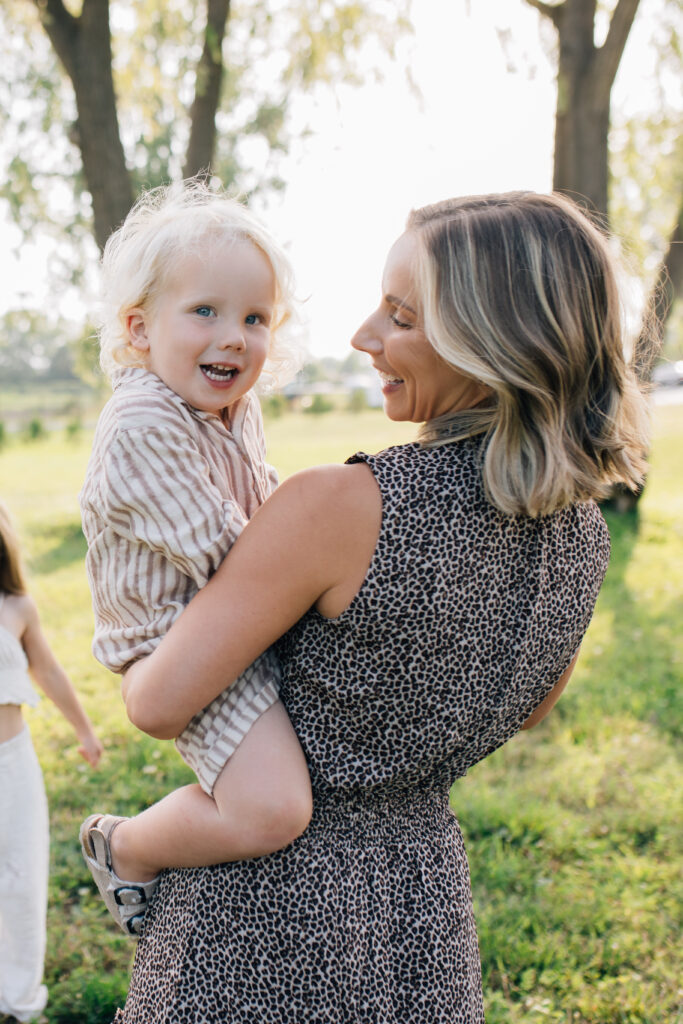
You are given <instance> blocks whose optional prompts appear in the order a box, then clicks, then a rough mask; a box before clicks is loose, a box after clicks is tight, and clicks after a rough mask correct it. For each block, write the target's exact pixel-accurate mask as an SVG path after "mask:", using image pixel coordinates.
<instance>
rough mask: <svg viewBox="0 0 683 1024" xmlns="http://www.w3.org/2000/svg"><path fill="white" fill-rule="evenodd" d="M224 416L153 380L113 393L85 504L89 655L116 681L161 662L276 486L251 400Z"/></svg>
mask: <svg viewBox="0 0 683 1024" xmlns="http://www.w3.org/2000/svg"><path fill="white" fill-rule="evenodd" d="M229 416H230V422H229V425H228V424H227V423H226V422H225V421H224V420H223V419H222V418H221V417H219V416H217V415H214V414H213V413H206V412H201V411H200V410H198V409H195V408H193V407H192V406H189V405H188V404H187V403H186V402H184V401H183V400H182V399H181V398H180V397H179V396H178V395H177V394H176V393H175V392H174V391H172V390H171V389H170V388H168V387H166V385H165V384H164V383H163V382H162V381H161V380H160V379H159V378H158V377H157V376H156V375H154V374H152V373H149V372H147V371H146V370H142V369H138V368H134V369H125V370H122V371H121V373H120V374H118V376H117V378H116V380H115V382H114V394H113V396H112V398H111V399H110V400H109V401H108V402H107V404H106V406H105V407H104V409H103V410H102V414H101V416H100V419H99V422H98V424H97V430H96V432H95V439H94V443H93V450H92V454H91V456H90V461H89V463H88V469H87V473H86V479H85V483H84V485H83V489H82V491H81V494H80V503H81V513H82V519H83V532H84V533H85V537H86V540H87V542H88V554H87V556H86V568H87V573H88V579H89V583H90V589H91V593H92V600H93V609H94V613H95V633H94V640H93V653H94V654H95V657H96V658H97V659H98V661H100V662H102V664H103V665H105V666H106V667H107V668H109V669H111V671H113V672H122V671H123V670H124V669H125V668H126V667H127V666H128V665H130V664H131V663H132V662H133V661H135V660H136V659H138V658H141V657H143V656H144V655H147V654H150V653H151V652H152V651H153V650H154V648H155V647H156V645H157V644H158V642H159V640H160V639H161V638H162V637H163V636H164V635H165V633H166V632H167V631H168V629H169V628H170V627H171V624H172V623H173V622H174V620H175V619H176V618H177V617H178V615H179V614H180V613H181V611H182V610H183V608H184V607H185V605H186V604H187V603H188V602H189V601H190V599H191V598H192V597H193V596H194V594H195V593H196V592H197V590H199V588H200V587H203V586H204V584H205V583H206V582H207V581H208V579H209V578H210V577H211V575H212V574H213V573H214V572H215V570H216V569H217V567H218V566H219V564H220V563H221V561H222V559H223V558H224V557H225V555H226V554H227V552H228V550H229V549H230V547H231V545H232V544H233V543H234V541H235V540H236V539H237V537H238V536H239V534H240V532H241V531H242V529H243V527H244V525H245V523H246V522H247V520H248V519H249V518H250V517H251V516H252V515H253V513H254V512H255V511H256V509H257V508H258V506H259V505H260V504H261V503H262V502H263V501H265V499H266V498H267V497H268V495H269V494H270V493H271V492H272V490H273V489H274V488H275V486H276V485H277V476H276V474H275V471H274V470H273V469H272V467H270V466H268V464H267V463H266V461H265V442H264V437H263V424H262V420H261V410H260V407H259V403H258V400H257V398H256V396H255V395H254V394H253V393H251V392H250V393H248V394H247V395H245V396H244V398H242V399H239V400H238V401H237V402H236V403H234V404H233V405H231V406H230V409H229Z"/></svg>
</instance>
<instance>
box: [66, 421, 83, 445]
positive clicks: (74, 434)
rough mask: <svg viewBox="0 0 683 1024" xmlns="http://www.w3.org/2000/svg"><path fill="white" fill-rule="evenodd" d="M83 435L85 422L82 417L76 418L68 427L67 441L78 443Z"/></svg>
mask: <svg viewBox="0 0 683 1024" xmlns="http://www.w3.org/2000/svg"><path fill="white" fill-rule="evenodd" d="M82 433H83V422H82V420H81V418H80V416H74V418H73V419H70V420H69V422H68V423H67V425H66V439H67V441H76V440H78V438H79V437H80V436H81V434H82Z"/></svg>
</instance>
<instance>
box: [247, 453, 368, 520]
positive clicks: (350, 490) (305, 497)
mask: <svg viewBox="0 0 683 1024" xmlns="http://www.w3.org/2000/svg"><path fill="white" fill-rule="evenodd" d="M267 506H271V508H272V512H273V513H274V514H277V515H278V516H281V515H285V516H286V517H289V516H291V515H294V516H295V517H296V519H297V521H298V522H300V523H309V524H310V525H311V526H312V525H315V526H316V527H317V528H318V529H319V528H320V527H321V526H323V525H324V524H327V525H328V526H329V528H330V529H332V530H335V531H337V532H339V531H341V532H347V530H349V529H350V530H351V531H353V530H358V529H359V528H360V529H361V530H362V529H363V526H364V524H367V527H368V529H369V531H370V532H374V530H375V525H376V520H377V517H378V516H381V506H382V501H381V496H380V491H379V488H378V486H377V483H376V481H375V478H374V476H373V475H372V472H371V470H370V469H369V468H368V466H367V465H365V464H364V463H353V464H351V465H346V464H344V465H335V464H330V465H324V466H313V467H311V468H310V469H304V470H301V471H299V472H298V473H295V474H294V475H293V476H290V477H288V478H287V479H286V480H284V481H283V482H282V483H281V484H280V486H279V487H278V488H277V490H276V491H275V492H274V494H272V495H271V497H270V498H269V499H268V501H267V502H266V506H264V511H265V509H266V507H267Z"/></svg>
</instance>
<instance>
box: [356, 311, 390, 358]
mask: <svg viewBox="0 0 683 1024" xmlns="http://www.w3.org/2000/svg"><path fill="white" fill-rule="evenodd" d="M373 320H374V317H372V316H371V317H368V319H367V320H366V321H365V323H364V324H362V325H361V326H360V327H359V328H358V330H357V331H356V333H355V334H354V336H353V337H352V338H351V347H352V348H355V349H358V351H359V352H367V353H368V355H371V356H376V355H379V354H380V352H381V351H382V342H381V340H380V339H379V337H378V336H377V331H376V330H374V329H373Z"/></svg>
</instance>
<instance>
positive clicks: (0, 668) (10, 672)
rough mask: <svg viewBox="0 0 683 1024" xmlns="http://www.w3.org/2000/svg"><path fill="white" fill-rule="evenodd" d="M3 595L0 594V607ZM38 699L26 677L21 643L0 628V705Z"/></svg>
mask: <svg viewBox="0 0 683 1024" xmlns="http://www.w3.org/2000/svg"><path fill="white" fill-rule="evenodd" d="M4 600H5V595H4V594H0V607H2V603H3V601H4ZM38 700H39V697H38V694H37V693H36V691H35V690H34V689H33V687H32V686H31V680H30V679H29V677H28V658H27V657H26V652H25V651H24V648H23V647H22V646H21V641H20V640H18V639H17V637H16V636H15V635H14V633H10V631H9V629H7V628H6V627H5V626H0V704H30V705H31V707H35V705H36V704H37V703H38Z"/></svg>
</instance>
